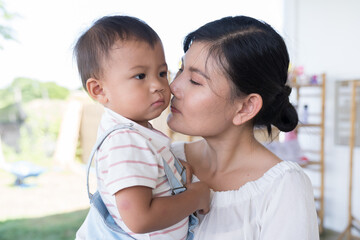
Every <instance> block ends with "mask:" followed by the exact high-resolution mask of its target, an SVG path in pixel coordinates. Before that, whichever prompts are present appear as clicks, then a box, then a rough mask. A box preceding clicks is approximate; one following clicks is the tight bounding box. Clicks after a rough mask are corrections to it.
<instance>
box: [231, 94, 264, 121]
mask: <svg viewBox="0 0 360 240" xmlns="http://www.w3.org/2000/svg"><path fill="white" fill-rule="evenodd" d="M237 104H238V109H237V112H236V114H235V116H234V118H233V123H234V124H235V125H241V124H243V123H245V122H247V121H249V120H251V119H253V118H254V117H255V116H256V115H257V114H258V113H259V111H260V109H261V107H262V104H263V102H262V97H261V96H260V95H259V94H256V93H252V94H249V95H248V96H246V98H243V99H241V100H239V102H238V103H237Z"/></svg>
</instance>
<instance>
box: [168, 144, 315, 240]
mask: <svg viewBox="0 0 360 240" xmlns="http://www.w3.org/2000/svg"><path fill="white" fill-rule="evenodd" d="M184 144H185V143H184V142H176V143H173V144H172V151H173V153H174V154H175V156H177V157H178V158H179V159H182V160H185V161H186V156H185V150H184ZM193 181H199V180H198V179H197V178H196V176H194V178H193ZM211 198H212V199H211V206H210V207H211V209H210V212H209V213H208V214H206V215H200V214H199V215H198V216H199V218H200V224H199V225H198V226H197V227H196V228H195V240H199V239H200V240H232V239H239V240H318V239H319V231H318V222H317V215H316V208H315V202H314V195H313V188H312V185H311V182H310V179H309V178H308V176H307V175H306V174H305V173H304V172H303V169H302V168H301V167H300V166H299V165H298V164H297V163H294V162H288V161H282V162H280V163H278V164H277V165H275V166H274V167H272V168H271V169H269V170H268V171H267V172H266V173H265V174H264V175H263V176H262V177H260V178H259V179H257V180H255V181H251V182H248V183H246V184H245V185H243V186H242V187H240V188H239V189H238V190H232V191H221V192H218V191H212V192H211Z"/></svg>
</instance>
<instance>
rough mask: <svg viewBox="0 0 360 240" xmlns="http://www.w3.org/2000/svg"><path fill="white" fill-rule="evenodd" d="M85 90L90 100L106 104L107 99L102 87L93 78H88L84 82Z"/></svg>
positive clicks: (99, 82) (98, 81) (100, 83)
mask: <svg viewBox="0 0 360 240" xmlns="http://www.w3.org/2000/svg"><path fill="white" fill-rule="evenodd" d="M86 89H87V91H88V93H89V95H90V97H91V98H92V99H94V100H95V101H97V102H99V103H101V104H105V103H107V102H108V98H107V97H106V94H105V91H104V88H103V86H102V82H101V81H100V80H97V79H95V78H89V79H88V80H87V81H86Z"/></svg>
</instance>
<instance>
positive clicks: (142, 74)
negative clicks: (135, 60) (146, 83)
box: [135, 73, 146, 80]
mask: <svg viewBox="0 0 360 240" xmlns="http://www.w3.org/2000/svg"><path fill="white" fill-rule="evenodd" d="M145 77H146V75H145V74H144V73H140V74H138V75H136V76H135V78H136V79H140V80H141V79H144V78H145Z"/></svg>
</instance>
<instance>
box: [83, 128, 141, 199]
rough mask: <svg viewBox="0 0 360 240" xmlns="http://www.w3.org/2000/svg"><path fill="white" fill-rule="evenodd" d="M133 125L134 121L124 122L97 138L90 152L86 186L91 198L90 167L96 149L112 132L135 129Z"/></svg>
mask: <svg viewBox="0 0 360 240" xmlns="http://www.w3.org/2000/svg"><path fill="white" fill-rule="evenodd" d="M133 126H134V124H132V123H128V124H125V123H124V124H118V125H115V126H114V127H112V128H110V129H109V130H108V131H106V132H105V133H104V134H102V135H101V137H99V138H98V139H97V140H96V143H95V145H94V147H93V149H92V151H91V153H90V156H89V159H88V162H87V173H86V186H87V192H88V196H89V199H91V198H92V194H91V193H90V188H89V174H90V167H91V163H92V160H93V158H94V155H95V153H96V151H97V150H98V149H99V148H100V146H101V144H102V143H103V142H104V141H105V139H106V137H107V136H109V134H110V133H112V132H113V131H116V130H119V129H131V130H134V128H133Z"/></svg>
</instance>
